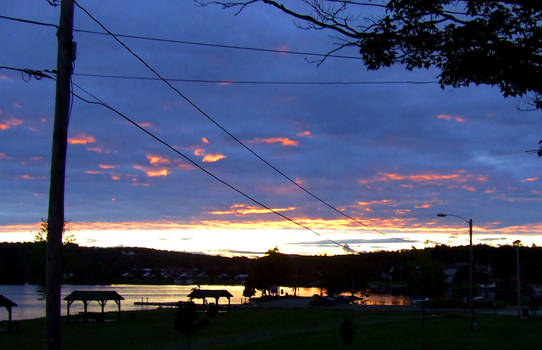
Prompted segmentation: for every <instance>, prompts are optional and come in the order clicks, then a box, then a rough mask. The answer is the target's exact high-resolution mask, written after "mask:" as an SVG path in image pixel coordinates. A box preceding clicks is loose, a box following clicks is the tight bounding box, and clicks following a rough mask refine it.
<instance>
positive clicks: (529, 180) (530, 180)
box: [521, 176, 538, 183]
mask: <svg viewBox="0 0 542 350" xmlns="http://www.w3.org/2000/svg"><path fill="white" fill-rule="evenodd" d="M533 181H538V176H536V177H527V178H525V179H523V180H521V182H523V183H525V182H533Z"/></svg>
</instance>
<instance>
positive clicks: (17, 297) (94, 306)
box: [0, 284, 411, 321]
mask: <svg viewBox="0 0 542 350" xmlns="http://www.w3.org/2000/svg"><path fill="white" fill-rule="evenodd" d="M197 287H198V286H196V285H184V286H183V285H132V284H113V285H107V286H95V285H70V284H64V285H62V294H61V295H62V299H63V298H64V297H65V296H67V295H68V294H70V293H71V292H72V291H74V290H92V291H104V290H115V291H116V292H117V293H119V294H120V295H122V296H123V297H124V299H125V300H123V301H122V310H144V309H148V308H155V306H154V307H147V306H136V305H134V302H137V301H148V302H177V301H180V300H182V301H186V300H188V297H187V295H188V294H189V293H190V292H191V291H192V289H193V288H197ZM200 287H201V288H202V289H227V290H228V291H229V292H230V293H231V294H233V298H231V303H232V304H241V303H242V302H243V300H244V298H243V290H244V288H245V287H244V286H241V285H237V286H232V285H228V286H220V285H212V286H206V285H201V286H200ZM281 289H282V291H283V292H284V293H288V294H290V295H293V294H294V293H293V290H292V289H291V288H285V287H282V288H281ZM0 294H2V295H4V296H5V297H7V298H9V299H11V300H13V301H14V302H15V303H16V304H17V305H18V306H17V307H15V308H13V311H12V313H13V314H12V317H13V319H14V320H24V319H30V318H39V317H44V316H45V300H44V298H43V295H42V294H41V293H40V290H39V287H38V286H36V285H31V284H25V285H0ZM314 294H320V289H319V288H298V290H297V295H299V296H312V295H314ZM224 302H225V300H224V299H221V300H220V303H224ZM366 304H367V305H410V304H411V301H410V298H408V297H404V296H392V295H386V294H375V295H370V296H369V297H368V298H367V302H366ZM88 310H89V311H90V312H99V311H100V310H101V309H100V306H99V305H98V303H97V302H90V303H89V305H88ZM105 310H106V311H116V310H117V305H116V304H115V303H114V302H112V301H111V302H109V303H108V304H107V305H106V307H105ZM81 311H83V303H81V302H75V303H73V304H72V306H71V307H70V313H71V314H76V313H78V312H81ZM61 312H62V315H66V302H65V301H63V300H62V307H61ZM7 318H8V315H7V311H5V309H4V308H0V321H3V320H7Z"/></svg>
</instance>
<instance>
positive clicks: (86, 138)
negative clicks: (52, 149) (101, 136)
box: [68, 134, 96, 149]
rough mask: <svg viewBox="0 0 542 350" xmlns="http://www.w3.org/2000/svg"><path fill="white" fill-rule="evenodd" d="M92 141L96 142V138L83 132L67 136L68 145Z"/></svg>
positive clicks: (84, 143)
mask: <svg viewBox="0 0 542 350" xmlns="http://www.w3.org/2000/svg"><path fill="white" fill-rule="evenodd" d="M94 142H96V139H95V138H94V137H92V136H86V135H83V134H80V135H78V136H75V137H71V138H68V143H69V144H70V145H86V144H87V143H94ZM87 149H88V148H87Z"/></svg>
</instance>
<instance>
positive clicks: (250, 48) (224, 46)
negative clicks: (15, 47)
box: [0, 15, 362, 60]
mask: <svg viewBox="0 0 542 350" xmlns="http://www.w3.org/2000/svg"><path fill="white" fill-rule="evenodd" d="M0 18H3V19H7V20H10V21H15V22H21V23H27V24H35V25H41V26H47V27H53V28H58V25H56V24H53V23H46V22H40V21H34V20H29V19H24V18H18V17H11V16H4V15H0ZM73 31H74V32H77V33H85V34H94V35H105V36H109V35H110V34H109V33H107V32H100V31H95V30H88V29H80V28H74V29H73ZM111 34H114V35H115V36H116V37H119V38H126V39H139V40H147V41H156V42H165V43H172V44H183V45H193V46H207V47H216V48H222V49H234V50H246V51H259V52H269V53H278V54H290V55H302V56H315V57H333V58H342V59H351V60H362V58H361V57H359V56H348V55H337V54H327V53H318V52H308V51H294V50H286V49H269V48H261V47H253V46H241V45H228V44H217V43H206V42H198V41H190V40H177V39H166V38H157V37H151V36H143V35H132V34H121V33H111Z"/></svg>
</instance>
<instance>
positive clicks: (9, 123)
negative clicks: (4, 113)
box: [0, 117, 23, 130]
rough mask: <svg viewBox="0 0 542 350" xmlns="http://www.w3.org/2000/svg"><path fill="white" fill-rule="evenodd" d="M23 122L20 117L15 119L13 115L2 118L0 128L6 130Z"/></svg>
mask: <svg viewBox="0 0 542 350" xmlns="http://www.w3.org/2000/svg"><path fill="white" fill-rule="evenodd" d="M22 123H23V121H22V120H21V119H16V118H14V117H11V118H9V119H4V120H2V121H0V130H7V129H9V128H13V127H15V126H19V125H21V124H22Z"/></svg>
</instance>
